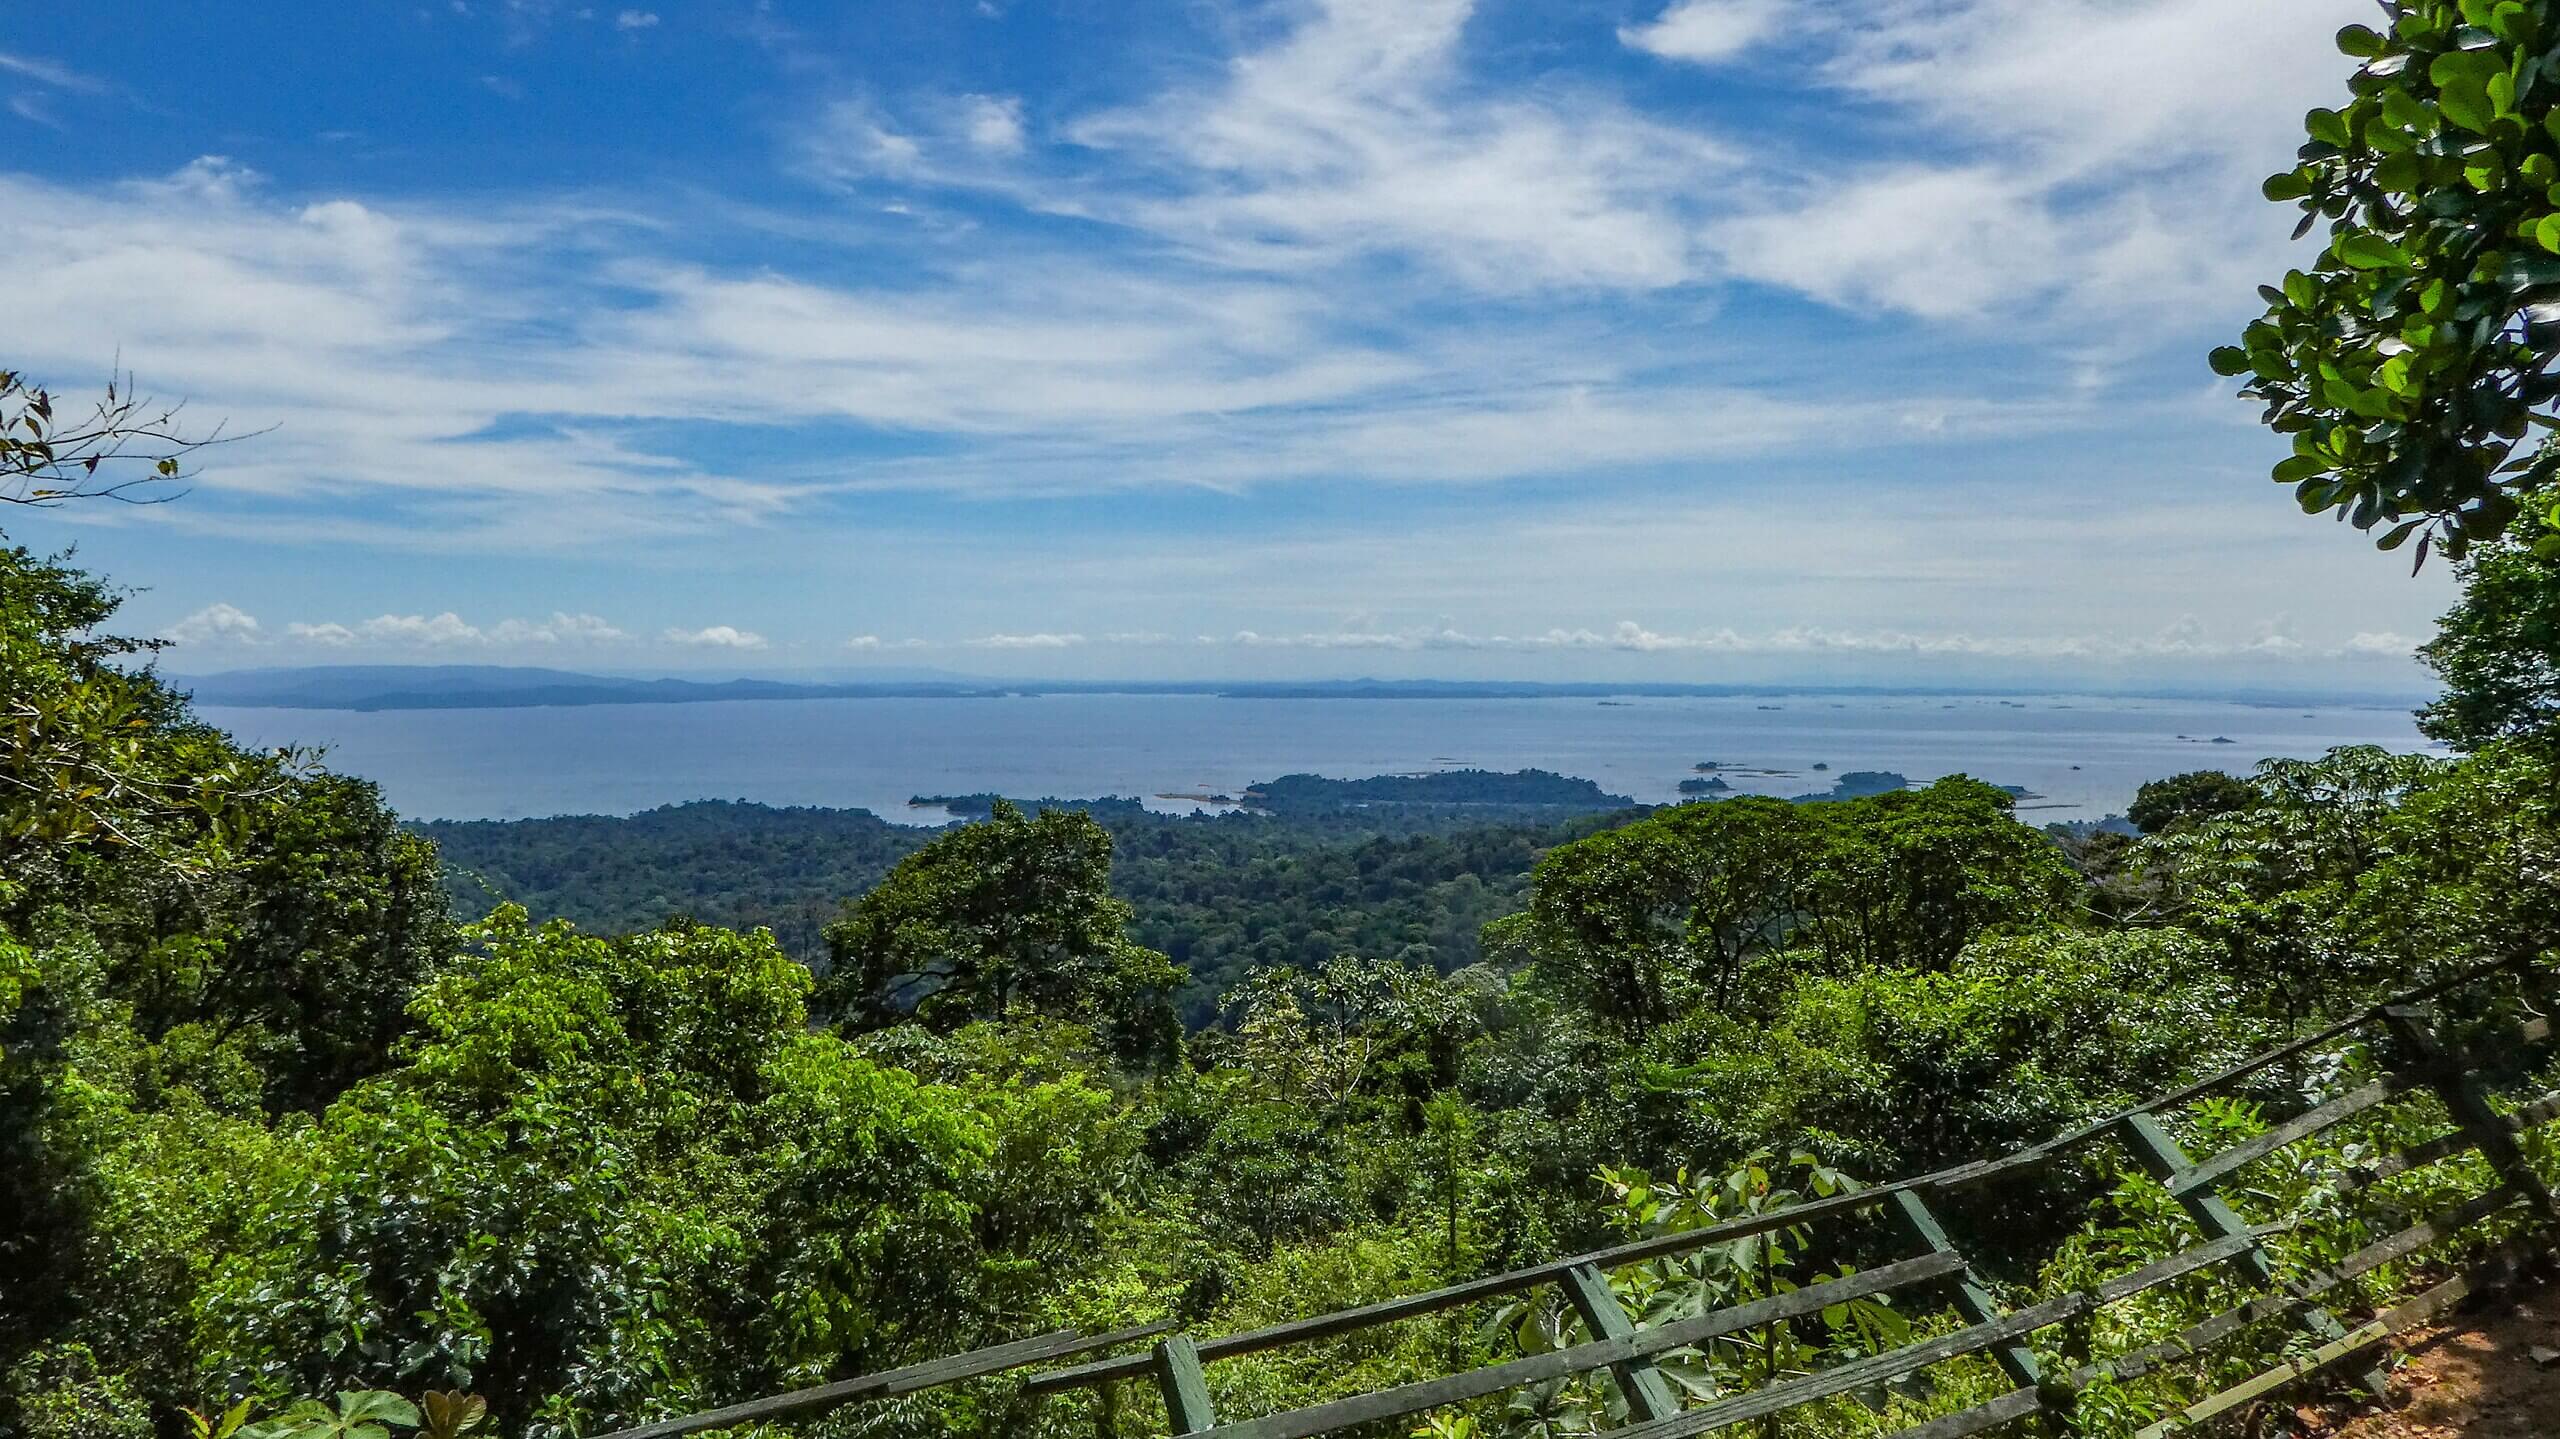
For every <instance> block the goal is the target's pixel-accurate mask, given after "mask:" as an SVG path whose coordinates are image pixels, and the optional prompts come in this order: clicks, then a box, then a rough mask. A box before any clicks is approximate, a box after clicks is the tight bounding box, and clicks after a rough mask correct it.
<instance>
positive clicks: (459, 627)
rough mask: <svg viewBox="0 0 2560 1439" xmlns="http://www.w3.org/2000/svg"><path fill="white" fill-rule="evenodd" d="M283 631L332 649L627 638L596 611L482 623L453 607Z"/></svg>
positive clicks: (591, 641)
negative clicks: (467, 617) (465, 616)
mask: <svg viewBox="0 0 2560 1439" xmlns="http://www.w3.org/2000/svg"><path fill="white" fill-rule="evenodd" d="M285 633H286V635H287V636H289V637H290V638H293V639H296V640H300V641H303V642H305V643H308V644H314V645H320V646H324V647H326V648H330V649H346V648H349V647H352V646H358V645H366V646H379V647H382V648H390V649H455V648H464V647H474V646H488V647H493V648H500V649H505V648H533V647H559V646H566V645H608V644H617V643H620V642H621V641H623V640H626V639H628V638H630V636H629V635H627V634H625V633H624V632H623V631H621V630H620V629H617V628H615V627H614V626H613V625H612V624H611V623H610V622H608V621H606V620H604V619H603V618H601V617H599V616H596V615H588V614H576V615H573V614H566V613H561V612H558V611H554V612H553V614H552V616H551V617H550V618H549V619H547V620H524V619H504V620H500V621H498V622H497V623H496V624H493V625H489V626H487V627H485V628H484V627H482V626H479V625H475V624H472V623H471V622H470V621H468V620H465V619H464V618H463V617H462V616H461V615H459V614H456V613H455V612H453V611H452V610H446V611H444V612H442V613H440V614H433V615H425V614H417V615H393V614H384V615H376V616H374V617H373V618H372V619H369V620H364V621H360V622H358V623H355V624H344V623H341V622H338V621H335V620H324V621H299V620H298V621H295V622H294V623H292V624H289V625H287V626H285Z"/></svg>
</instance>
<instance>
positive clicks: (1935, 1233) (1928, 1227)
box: [1893, 1189, 2043, 1385]
mask: <svg viewBox="0 0 2560 1439" xmlns="http://www.w3.org/2000/svg"><path fill="white" fill-rule="evenodd" d="M1893 1204H1894V1208H1895V1210H1896V1211H1897V1212H1899V1213H1900V1214H1901V1216H1902V1225H1903V1227H1904V1228H1905V1229H1908V1230H1910V1231H1911V1235H1912V1237H1913V1238H1915V1239H1917V1240H1919V1241H1920V1245H1921V1247H1922V1248H1924V1249H1926V1250H1928V1251H1929V1252H1930V1253H1932V1254H1954V1253H1955V1252H1956V1246H1955V1244H1954V1242H1953V1241H1951V1240H1949V1239H1948V1238H1947V1231H1946V1228H1945V1226H1943V1225H1941V1224H1939V1223H1938V1216H1937V1215H1935V1214H1932V1213H1930V1212H1929V1204H1928V1201H1926V1200H1924V1199H1922V1198H1921V1197H1920V1196H1919V1195H1918V1194H1917V1193H1915V1192H1913V1191H1911V1190H1908V1189H1906V1190H1904V1191H1902V1192H1901V1193H1899V1194H1897V1195H1895V1196H1893ZM1947 1288H1948V1298H1949V1299H1950V1300H1951V1301H1952V1302H1953V1303H1954V1305H1955V1310H1956V1312H1957V1313H1958V1314H1961V1315H1963V1316H1964V1317H1965V1319H1966V1321H1967V1322H1969V1323H1973V1324H1988V1323H1990V1322H1991V1321H1992V1320H1995V1319H1998V1318H1999V1317H2000V1306H1999V1305H1997V1304H1995V1303H1993V1302H1992V1300H1991V1293H1990V1291H1989V1290H1987V1289H1984V1288H1983V1287H1982V1286H1981V1285H1980V1284H1979V1283H1977V1282H1976V1281H1975V1279H1974V1276H1973V1265H1972V1264H1971V1263H1970V1262H1967V1263H1966V1265H1965V1267H1964V1268H1962V1269H1960V1270H1958V1271H1956V1273H1955V1275H1954V1276H1953V1277H1952V1278H1951V1279H1950V1280H1949V1281H1948V1285H1947ZM1991 1357H1992V1359H1993V1360H1994V1361H1995V1362H1997V1363H1998V1364H1999V1366H2000V1370H2001V1372H2002V1373H2004V1374H2007V1375H2008V1376H2009V1382H2010V1383H2012V1384H2028V1385H2032V1384H2036V1383H2039V1382H2041V1380H2042V1377H2043V1376H2042V1375H2041V1374H2039V1373H2038V1372H2037V1369H2036V1355H2035V1351H2034V1350H2033V1349H2030V1348H2028V1347H2027V1346H2026V1345H2024V1344H2001V1345H1996V1346H1994V1347H1993V1349H1992V1351H1991Z"/></svg>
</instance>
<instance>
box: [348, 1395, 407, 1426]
mask: <svg viewBox="0 0 2560 1439" xmlns="http://www.w3.org/2000/svg"><path fill="white" fill-rule="evenodd" d="M338 1417H339V1418H340V1419H341V1420H342V1421H343V1422H346V1423H349V1424H355V1423H360V1422H363V1421H367V1420H380V1421H384V1422H387V1423H392V1424H399V1425H404V1426H407V1427H409V1428H413V1429H414V1428H416V1427H417V1424H418V1406H417V1405H415V1404H412V1403H410V1402H409V1401H408V1400H406V1399H403V1398H401V1397H400V1396H399V1395H397V1394H393V1393H389V1392H387V1391H385V1390H381V1389H358V1390H354V1391H352V1392H350V1391H344V1390H342V1391H340V1392H339V1394H338Z"/></svg>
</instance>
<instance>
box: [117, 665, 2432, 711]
mask: <svg viewBox="0 0 2560 1439" xmlns="http://www.w3.org/2000/svg"><path fill="white" fill-rule="evenodd" d="M167 678H168V682H169V683H170V684H171V685H173V686H175V687H177V688H179V689H182V690H185V691H188V692H189V693H190V694H191V695H192V696H193V697H194V699H195V701H196V703H198V704H200V705H209V706H214V707H217V708H233V709H290V710H336V711H351V712H356V713H380V712H383V711H394V710H454V709H558V708H574V707H583V706H588V705H656V704H714V703H736V702H742V701H755V700H838V699H974V700H1001V699H1033V698H1040V697H1043V696H1052V695H1056V696H1081V695H1112V696H1137V697H1146V696H1187V697H1197V698H1206V699H1243V700H1252V699H1268V700H1512V699H1517V700H1534V699H1570V700H1611V701H1627V700H1644V699H1743V698H1761V699H1769V698H1782V697H1826V696H1827V697H1831V698H1868V699H1880V698H1896V697H1911V698H1940V699H1989V700H2002V701H2011V702H2014V701H2017V700H2019V699H2022V698H2046V699H2059V698H2065V697H2069V698H2075V699H2076V698H2101V699H2146V700H2165V701H2181V700H2186V701H2209V702H2214V703H2224V704H2238V705H2244V706H2251V707H2261V708H2298V707H2301V706H2304V705H2312V706H2326V707H2330V708H2355V709H2397V708H2408V707H2414V706H2415V705H2417V704H2421V703H2424V702H2425V700H2426V698H2427V697H2426V696H2424V695H2418V694H2411V695H2398V694H2374V693H2349V692H2328V693H2318V692H2304V693H2283V692H2276V691H2266V690H2255V691H2249V690H2243V691H2232V692H2206V691H2198V690H2190V689H2166V688H2164V689H2156V690H2141V689H2136V690H2115V691H2110V690H2098V689H2070V688H2018V687H2005V688H2004V687H1992V686H1981V685H1949V686H1936V685H1768V684H1761V685H1740V684H1675V683H1646V684H1610V683H1604V682H1596V681H1561V682H1552V683H1550V682H1541V681H1527V680H1377V679H1352V680H1321V681H1306V680H1294V681H1285V682H1281V681H1231V680H1230V681H1212V680H1199V681H1191V680H1109V681H1102V680H1027V681H999V680H976V679H968V678H954V679H950V680H942V679H933V680H900V681H849V682H807V681H793V680H774V679H732V680H689V679H674V678H661V679H640V678H626V677H620V676H611V675H587V674H576V673H572V672H568V671H561V670H538V669H524V670H519V669H510V668H505V667H499V666H344V667H315V668H311V669H276V670H242V671H231V672H227V673H220V674H210V675H196V676H182V675H171V676H168V677H167Z"/></svg>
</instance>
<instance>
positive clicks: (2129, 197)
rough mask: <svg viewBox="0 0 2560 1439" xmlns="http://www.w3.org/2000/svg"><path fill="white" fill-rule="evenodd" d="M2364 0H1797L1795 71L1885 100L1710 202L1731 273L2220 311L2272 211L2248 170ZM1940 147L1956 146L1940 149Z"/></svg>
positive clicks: (2291, 136)
mask: <svg viewBox="0 0 2560 1439" xmlns="http://www.w3.org/2000/svg"><path fill="white" fill-rule="evenodd" d="M2372 16H2373V11H2372V7H2371V5H2370V4H2369V3H2365V0H2263V3H2252V4H2247V5H2241V6H2233V5H2231V4H2229V3H2227V0H1808V3H1806V5H1805V7H1804V9H1803V11H1802V28H1804V29H1805V30H1806V31H1807V33H1808V34H1810V35H1813V36H1816V37H1822V38H1825V39H1827V43H1828V47H1829V53H1828V55H1827V57H1826V58H1824V59H1823V60H1821V61H1820V62H1819V63H1818V65H1817V67H1816V69H1815V70H1814V71H1813V72H1812V78H1814V79H1816V80H1818V81H1819V82H1820V83H1822V84H1825V85H1828V86H1830V87H1832V88H1835V89H1837V90H1840V91H1844V92H1847V93H1848V94H1849V95H1851V96H1853V97H1854V98H1856V99H1859V100H1862V101H1866V102H1870V103H1875V104H1881V105H1884V106H1888V107H1891V108H1892V109H1893V110H1895V111H1897V112H1899V116H1898V120H1897V122H1896V123H1895V124H1893V125H1892V126H1890V127H1889V128H1882V129H1879V131H1878V132H1877V134H1876V135H1875V137H1874V138H1873V139H1872V140H1871V141H1868V142H1865V143H1861V144H1857V145H1855V146H1854V147H1853V148H1852V150H1851V153H1854V154H1858V155H1860V156H1861V157H1862V158H1863V160H1864V163H1863V164H1858V165H1854V166H1848V167H1843V166H1840V165H1839V164H1837V163H1836V161H1834V160H1832V159H1831V158H1830V157H1827V156H1826V157H1822V158H1819V159H1815V158H1813V157H1807V160H1806V163H1803V164H1802V165H1800V166H1798V167H1797V168H1798V170H1799V172H1800V173H1799V174H1797V175H1793V176H1791V175H1788V174H1786V173H1783V172H1782V171H1774V170H1773V171H1765V172H1763V173H1762V174H1760V175H1758V176H1755V177H1754V184H1753V186H1752V187H1750V189H1751V190H1756V191H1757V194H1756V196H1755V195H1753V194H1751V193H1749V192H1747V191H1746V192H1745V193H1744V194H1742V195H1741V197H1740V198H1741V205H1742V211H1741V213H1739V214H1727V215H1723V216H1719V217H1715V218H1713V219H1711V220H1710V221H1709V222H1708V225H1707V234H1708V238H1709V243H1710V244H1711V246H1712V247H1713V248H1714V249H1715V250H1716V252H1717V253H1718V254H1719V255H1720V256H1721V257H1722V258H1724V260H1725V261H1726V262H1727V263H1728V264H1729V265H1731V266H1732V267H1733V268H1734V269H1735V271H1736V272H1737V273H1740V274H1742V275H1744V276H1747V277H1749V278H1753V279H1757V280H1762V281H1765V282H1768V283H1772V284H1777V285H1782V286H1785V287H1787V288H1791V289H1794V290H1797V291H1800V292H1801V293H1804V294H1806V295H1809V296H1811V297H1813V298H1815V299H1819V300H1822V301H1824V302H1826V303H1830V304H1834V305H1838V306H1842V307H1844V308H1852V309H1864V308H1869V307H1873V306H1878V305H1881V306H1886V307H1890V308H1894V309H1899V310H1903V311H1906V312H1908V313H1911V314H1915V315H1919V316H1922V317H1925V318H1940V319H1943V318H1953V317H1956V316H1967V315H1983V314H2004V315H2010V316H2030V317H2034V318H2036V319H2039V320H2046V321H2051V322H2054V323H2056V324H2060V325H2068V324H2070V323H2072V322H2074V321H2081V322H2085V321H2086V320H2087V319H2088V318H2090V317H2093V316H2106V317H2112V318H2115V319H2117V320H2119V321H2121V320H2122V319H2124V318H2127V317H2139V318H2141V319H2142V320H2143V321H2144V322H2145V323H2146V324H2148V325H2149V326H2150V327H2152V328H2154V329H2155V330H2157V329H2161V328H2165V327H2167V326H2168V325H2171V324H2181V323H2191V314H2192V311H2193V310H2194V309H2195V308H2196V307H2198V306H2205V305H2220V306H2229V307H2232V308H2235V309H2236V308H2237V307H2238V306H2239V305H2240V304H2241V303H2242V302H2243V301H2245V298H2246V295H2247V292H2248V287H2249V282H2250V280H2251V278H2253V277H2257V276H2262V275H2263V274H2265V273H2269V272H2271V271H2272V270H2273V269H2278V268H2281V266H2282V263H2283V258H2284V256H2285V254H2286V242H2285V239H2284V234H2285V231H2286V229H2287V228H2288V226H2289V223H2290V222H2289V219H2288V218H2287V217H2285V216H2283V215H2281V214H2280V213H2279V212H2277V211H2275V210H2274V209H2273V208H2272V207H2270V206H2268V205H2267V204H2266V203H2265V202H2264V201H2263V200H2262V199H2260V198H2259V196H2258V193H2257V182H2258V180H2259V179H2260V178H2261V177H2262V176H2264V175H2265V174H2266V173H2267V172H2268V171H2270V170H2274V169H2278V168H2281V167H2282V166H2283V165H2285V164H2288V163H2290V162H2291V156H2292V152H2293V149H2294V146H2295V145H2296V144H2298V143H2299V140H2300V134H2299V131H2300V117H2301V115H2302V113H2303V111H2304V110H2305V109H2307V108H2309V107H2310V106H2312V105H2315V104H2322V103H2333V102H2335V101H2336V100H2337V99H2339V98H2340V97H2342V96H2343V95H2344V94H2345V80H2346V74H2347V62H2344V61H2342V60H2341V59H2340V58H2339V57H2338V56H2337V54H2336V53H2335V52H2334V51H2333V50H2332V49H2331V48H2330V47H2329V46H2327V45H2325V44H2323V43H2320V40H2321V39H2322V37H2325V36H2327V35H2329V34H2330V33H2332V32H2333V31H2334V30H2336V28H2337V27H2338V26H2339V25H2341V24H2344V23H2346V22H2348V21H2350V20H2370V19H2371V18H2372ZM1956 156H1963V157H1966V158H1963V159H1957V158H1954V157H1956Z"/></svg>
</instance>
